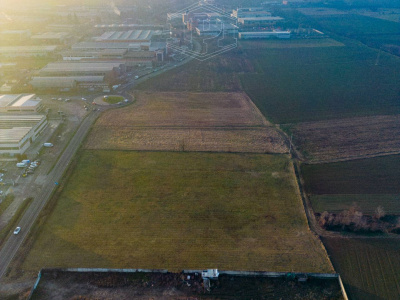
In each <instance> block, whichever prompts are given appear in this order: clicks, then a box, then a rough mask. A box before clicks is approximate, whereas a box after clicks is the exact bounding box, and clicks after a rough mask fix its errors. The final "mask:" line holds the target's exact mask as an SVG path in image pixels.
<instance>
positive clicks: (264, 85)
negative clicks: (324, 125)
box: [240, 44, 400, 123]
mask: <svg viewBox="0 0 400 300" xmlns="http://www.w3.org/2000/svg"><path fill="white" fill-rule="evenodd" d="M245 52H246V53H247V56H248V57H249V58H251V59H250V60H251V62H252V64H253V65H254V66H257V71H258V73H253V74H241V75H240V79H241V83H242V87H243V89H244V90H245V92H247V94H248V95H249V96H250V98H251V99H252V100H253V102H254V103H255V104H256V105H257V106H258V108H259V109H260V110H261V112H262V113H263V114H264V115H265V116H266V117H267V118H268V119H270V120H271V121H273V122H275V123H296V122H301V121H316V120H324V119H333V118H344V117H350V116H364V115H376V114H394V113H400V104H399V103H400V102H399V99H400V84H399V82H400V59H398V58H395V57H391V56H389V55H387V54H385V53H382V54H381V57H380V63H379V65H375V61H376V57H377V51H375V50H372V49H369V48H367V47H364V46H361V45H355V44H348V45H346V47H322V48H291V49H289V48H288V49H262V50H246V51H245Z"/></svg>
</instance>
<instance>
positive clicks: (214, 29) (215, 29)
mask: <svg viewBox="0 0 400 300" xmlns="http://www.w3.org/2000/svg"><path fill="white" fill-rule="evenodd" d="M237 32H238V28H237V26H235V25H233V24H229V23H215V24H210V23H207V22H204V23H200V24H199V25H198V26H197V27H196V33H197V34H198V35H200V36H204V35H209V36H217V35H219V34H221V35H222V34H236V33H237Z"/></svg>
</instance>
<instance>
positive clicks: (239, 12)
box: [231, 7, 271, 19]
mask: <svg viewBox="0 0 400 300" xmlns="http://www.w3.org/2000/svg"><path fill="white" fill-rule="evenodd" d="M231 16H232V17H234V18H236V19H238V18H249V17H270V16H271V13H270V12H269V11H265V10H264V8H263V7H242V8H238V9H234V10H233V11H232V14H231Z"/></svg>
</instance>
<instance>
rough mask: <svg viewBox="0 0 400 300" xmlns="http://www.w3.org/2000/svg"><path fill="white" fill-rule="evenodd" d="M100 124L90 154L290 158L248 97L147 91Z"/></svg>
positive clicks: (91, 138) (89, 145)
mask: <svg viewBox="0 0 400 300" xmlns="http://www.w3.org/2000/svg"><path fill="white" fill-rule="evenodd" d="M136 99H137V103H135V104H134V105H131V106H129V107H127V108H124V109H118V110H113V111H108V112H106V113H104V115H103V116H102V117H101V118H100V119H99V120H98V121H97V123H96V125H95V126H94V129H93V130H92V132H91V134H90V136H89V138H88V141H87V143H86V148H87V149H118V150H169V151H217V152H219V151H221V152H255V153H266V152H269V153H285V152H287V147H286V145H285V143H284V139H283V138H282V137H281V135H280V134H279V133H278V132H277V131H276V130H275V128H274V127H273V126H272V125H270V124H269V123H268V122H267V121H266V120H265V118H264V117H263V116H262V115H261V113H260V112H259V111H258V109H257V108H256V107H255V105H254V104H253V103H252V102H251V100H250V99H249V98H248V97H247V96H246V95H245V94H243V93H174V92H165V93H152V92H142V93H139V94H138V96H137V97H136Z"/></svg>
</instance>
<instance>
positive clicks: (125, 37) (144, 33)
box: [95, 30, 161, 43]
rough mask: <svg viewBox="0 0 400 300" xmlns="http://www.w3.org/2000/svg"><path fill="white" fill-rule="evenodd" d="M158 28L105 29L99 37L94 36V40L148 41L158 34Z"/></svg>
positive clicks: (159, 32)
mask: <svg viewBox="0 0 400 300" xmlns="http://www.w3.org/2000/svg"><path fill="white" fill-rule="evenodd" d="M160 34H161V31H160V30H128V31H107V32H105V33H103V34H102V35H101V36H100V37H97V38H95V41H96V42H133V43H141V42H150V41H151V38H152V37H153V36H154V35H160Z"/></svg>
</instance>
